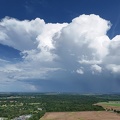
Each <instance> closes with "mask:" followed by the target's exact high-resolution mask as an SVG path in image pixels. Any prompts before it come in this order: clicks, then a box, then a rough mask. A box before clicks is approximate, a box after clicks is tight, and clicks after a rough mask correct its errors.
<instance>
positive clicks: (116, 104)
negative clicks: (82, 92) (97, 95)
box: [96, 101, 120, 111]
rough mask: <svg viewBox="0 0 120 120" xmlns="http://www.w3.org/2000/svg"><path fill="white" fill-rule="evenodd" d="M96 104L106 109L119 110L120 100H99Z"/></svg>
mask: <svg viewBox="0 0 120 120" xmlns="http://www.w3.org/2000/svg"><path fill="white" fill-rule="evenodd" d="M96 105H98V106H102V107H103V108H105V109H106V110H119V111H120V101H109V102H100V103H97V104H96Z"/></svg>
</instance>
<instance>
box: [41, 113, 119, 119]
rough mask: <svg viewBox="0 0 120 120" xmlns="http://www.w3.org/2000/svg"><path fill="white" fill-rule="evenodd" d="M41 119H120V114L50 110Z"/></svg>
mask: <svg viewBox="0 0 120 120" xmlns="http://www.w3.org/2000/svg"><path fill="white" fill-rule="evenodd" d="M40 120H120V115H119V114H115V113H113V112H106V111H87V112H48V113H46V114H45V115H44V116H43V117H42V118H41V119H40Z"/></svg>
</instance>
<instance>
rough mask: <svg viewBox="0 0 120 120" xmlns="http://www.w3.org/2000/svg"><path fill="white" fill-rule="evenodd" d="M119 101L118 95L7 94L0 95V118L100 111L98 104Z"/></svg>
mask: <svg viewBox="0 0 120 120" xmlns="http://www.w3.org/2000/svg"><path fill="white" fill-rule="evenodd" d="M110 100H112V101H113V100H114V101H120V95H78V94H74V95H73V94H50V93H49V94H39V93H34V94H33V93H8V94H0V117H6V118H8V119H12V118H15V117H18V116H20V115H28V114H31V115H32V117H31V118H30V119H29V120H38V119H39V118H40V117H42V116H43V115H44V114H45V112H58V111H59V112H60V111H101V110H104V109H103V108H102V107H100V106H95V105H94V104H95V103H98V102H107V101H110Z"/></svg>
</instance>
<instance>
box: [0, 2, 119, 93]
mask: <svg viewBox="0 0 120 120" xmlns="http://www.w3.org/2000/svg"><path fill="white" fill-rule="evenodd" d="M119 11H120V1H119V0H10V1H8V0H1V1H0V19H1V21H0V76H1V79H0V92H12V91H14V92H78V93H111V92H113V93H115V92H117V93H119V92H120V79H119V77H120V62H119V61H120V57H119V56H120V54H119V53H120V51H119V48H120V35H119V34H120V12H119Z"/></svg>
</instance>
